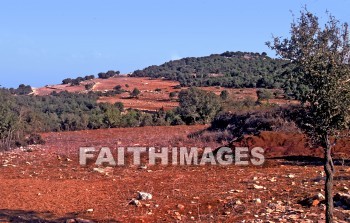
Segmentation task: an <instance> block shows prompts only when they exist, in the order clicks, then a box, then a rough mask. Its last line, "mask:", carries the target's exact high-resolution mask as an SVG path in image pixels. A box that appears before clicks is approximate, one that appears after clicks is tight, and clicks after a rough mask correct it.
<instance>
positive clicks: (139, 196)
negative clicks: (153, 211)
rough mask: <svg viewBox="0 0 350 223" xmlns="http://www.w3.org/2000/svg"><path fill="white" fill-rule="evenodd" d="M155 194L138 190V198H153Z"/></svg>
mask: <svg viewBox="0 0 350 223" xmlns="http://www.w3.org/2000/svg"><path fill="white" fill-rule="evenodd" d="M152 198H153V196H152V194H150V193H146V192H137V200H152Z"/></svg>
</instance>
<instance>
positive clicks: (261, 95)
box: [256, 89, 272, 102]
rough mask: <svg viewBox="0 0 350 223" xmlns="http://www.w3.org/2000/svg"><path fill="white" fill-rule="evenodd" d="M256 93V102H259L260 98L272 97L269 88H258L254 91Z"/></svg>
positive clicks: (267, 98)
mask: <svg viewBox="0 0 350 223" xmlns="http://www.w3.org/2000/svg"><path fill="white" fill-rule="evenodd" d="M256 94H257V96H258V102H261V101H262V100H267V101H269V99H271V98H272V93H271V91H269V90H266V89H259V90H257V91H256Z"/></svg>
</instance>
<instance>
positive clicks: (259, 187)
mask: <svg viewBox="0 0 350 223" xmlns="http://www.w3.org/2000/svg"><path fill="white" fill-rule="evenodd" d="M253 187H254V189H257V190H261V189H264V187H263V186H259V185H257V184H253Z"/></svg>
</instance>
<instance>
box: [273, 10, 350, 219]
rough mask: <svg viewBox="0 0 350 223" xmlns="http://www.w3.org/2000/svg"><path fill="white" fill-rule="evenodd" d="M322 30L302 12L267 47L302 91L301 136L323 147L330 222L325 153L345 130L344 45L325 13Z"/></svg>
mask: <svg viewBox="0 0 350 223" xmlns="http://www.w3.org/2000/svg"><path fill="white" fill-rule="evenodd" d="M327 15H328V20H327V22H326V24H325V25H324V26H321V25H320V24H319V20H318V17H317V16H315V15H314V14H312V13H310V12H309V11H307V9H304V10H302V11H301V14H300V18H298V19H297V20H294V21H293V22H292V24H291V30H290V35H291V36H290V38H285V39H283V38H280V37H274V38H273V41H272V42H267V45H268V46H269V47H270V48H271V49H273V50H275V51H276V53H277V55H279V56H280V57H281V58H283V59H287V60H289V61H290V62H291V63H292V64H294V65H295V69H294V70H293V75H292V78H293V79H294V80H295V81H296V83H297V84H298V85H305V86H307V90H306V91H303V92H299V93H300V95H301V97H300V100H301V104H302V105H303V107H304V108H305V109H306V110H307V111H308V113H307V114H308V115H307V117H303V121H304V126H305V132H306V133H307V134H308V135H309V138H310V139H312V142H314V143H315V145H317V146H321V147H323V148H324V157H325V158H324V160H325V162H324V170H325V173H326V182H325V197H326V222H333V209H334V207H333V205H334V204H333V195H332V188H333V177H334V164H333V160H332V155H331V150H332V146H333V145H334V143H335V141H334V140H336V139H337V138H338V137H341V136H343V135H344V134H346V133H347V132H348V130H349V118H350V113H349V109H350V68H349V58H350V46H349V32H348V25H347V23H340V22H339V21H338V20H336V19H335V18H334V17H333V16H332V15H330V14H328V13H327Z"/></svg>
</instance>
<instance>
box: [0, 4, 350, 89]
mask: <svg viewBox="0 0 350 223" xmlns="http://www.w3.org/2000/svg"><path fill="white" fill-rule="evenodd" d="M304 5H307V7H308V9H309V11H311V12H313V13H316V14H317V15H318V16H319V17H320V18H325V17H326V16H325V11H326V10H329V11H330V12H331V13H332V14H333V15H334V16H335V17H336V18H337V19H339V20H341V21H343V22H345V21H346V22H350V13H349V9H350V1H349V0H336V1H330V0H310V1H305V0H304V1H300V0H292V1H281V0H278V1H277V0H264V1H261V0H255V1H252V0H245V1H234V0H211V1H209V0H173V1H169V0H147V1H145V0H138V1H137V0H125V1H122V0H100V1H98V0H55V1H54V0H52V1H48V0H30V1H28V0H2V1H1V2H0V24H1V25H0V77H1V79H0V84H1V85H2V86H5V87H17V86H18V85H19V84H21V83H24V84H30V85H32V86H34V87H38V86H43V85H45V84H53V83H61V80H62V79H64V78H66V77H77V76H85V75H90V74H94V75H96V74H97V73H99V72H104V71H107V70H120V71H121V72H122V73H128V72H132V71H134V70H136V69H142V68H144V67H147V66H149V65H159V64H162V63H164V62H166V61H169V60H171V59H178V58H182V57H189V56H206V55H210V54H213V53H222V52H224V51H238V50H239V51H252V52H263V51H265V52H267V53H268V54H269V55H270V56H274V53H273V52H271V51H269V50H268V48H267V47H266V46H265V44H264V43H265V42H266V41H268V40H271V36H272V34H274V35H278V36H288V33H289V27H290V23H291V21H292V14H291V12H290V10H292V11H293V13H295V14H296V15H298V12H299V11H300V9H301V8H302V7H303V6H304Z"/></svg>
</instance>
